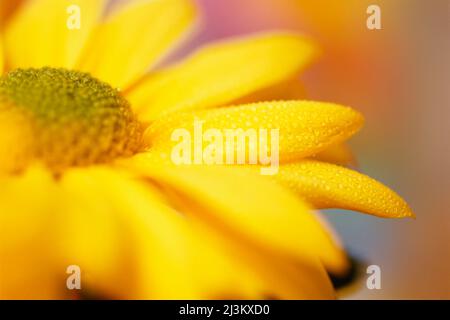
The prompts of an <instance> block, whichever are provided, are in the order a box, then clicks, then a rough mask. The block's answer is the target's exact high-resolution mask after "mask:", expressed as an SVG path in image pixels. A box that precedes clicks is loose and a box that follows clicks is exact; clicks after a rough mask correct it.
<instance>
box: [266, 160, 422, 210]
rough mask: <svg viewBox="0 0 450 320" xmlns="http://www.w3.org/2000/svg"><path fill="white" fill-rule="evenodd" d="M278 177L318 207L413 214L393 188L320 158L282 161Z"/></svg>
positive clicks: (276, 177)
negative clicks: (324, 161) (284, 163)
mask: <svg viewBox="0 0 450 320" xmlns="http://www.w3.org/2000/svg"><path fill="white" fill-rule="evenodd" d="M274 178H275V179H277V180H278V181H280V182H281V183H283V184H285V185H287V186H288V187H289V188H290V189H292V190H294V191H295V192H297V193H298V194H299V195H300V196H301V197H302V198H303V199H305V200H307V201H308V202H310V203H312V204H313V205H314V206H315V207H316V208H342V209H349V210H355V211H360V212H364V213H368V214H372V215H375V216H379V217H383V218H403V217H413V216H414V214H413V212H412V211H411V209H410V208H409V207H408V205H407V204H406V202H405V201H404V200H403V199H402V198H401V197H400V196H398V195H397V194H396V193H395V192H394V191H392V190H390V189H389V188H387V187H386V186H384V185H383V184H381V183H379V182H377V181H375V180H374V179H372V178H370V177H367V176H365V175H363V174H361V173H359V172H356V171H353V170H350V169H347V168H344V167H341V166H337V165H333V164H329V163H323V162H318V161H301V162H299V163H292V164H287V165H282V166H281V167H280V172H279V174H278V175H276V176H274Z"/></svg>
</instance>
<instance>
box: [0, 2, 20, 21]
mask: <svg viewBox="0 0 450 320" xmlns="http://www.w3.org/2000/svg"><path fill="white" fill-rule="evenodd" d="M24 1H25V0H14V1H11V0H0V27H3V26H4V25H5V24H6V23H7V22H8V20H9V17H10V16H11V15H12V14H13V12H14V11H15V10H16V9H17V8H18V7H19V6H20V5H22V3H23V2H24Z"/></svg>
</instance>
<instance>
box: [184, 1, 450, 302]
mask: <svg viewBox="0 0 450 320" xmlns="http://www.w3.org/2000/svg"><path fill="white" fill-rule="evenodd" d="M198 3H199V5H200V6H201V8H202V10H203V22H202V26H201V28H199V33H198V34H197V35H196V38H195V41H194V43H193V44H192V43H190V44H189V47H188V48H185V51H189V50H191V49H192V48H194V47H195V46H197V45H199V44H202V43H205V42H209V41H213V40H216V39H218V38H224V37H229V36H234V35H239V34H247V33H251V32H258V31H263V30H271V29H284V30H295V31H299V32H302V33H305V34H307V35H310V36H312V37H313V38H314V39H316V41H317V42H318V44H319V45H320V46H321V48H322V50H323V56H322V57H321V59H320V60H319V61H318V62H317V63H316V64H314V65H313V66H312V67H311V68H309V69H308V71H307V72H306V73H305V74H304V75H302V77H301V80H302V81H303V82H304V84H305V86H306V89H307V92H308V96H309V98H311V99H315V100H324V101H332V102H337V103H342V104H346V105H349V106H352V107H354V108H356V109H358V110H360V111H361V112H363V113H364V115H365V117H366V120H367V121H366V126H365V128H364V129H363V131H362V132H361V133H360V134H359V135H357V136H356V137H355V138H353V140H352V141H351V145H352V147H353V148H354V151H355V153H356V154H357V156H358V160H359V168H360V170H361V171H363V172H364V173H367V174H369V175H370V176H372V177H374V178H376V179H378V180H380V181H382V182H384V183H385V184H387V185H388V186H390V187H392V188H393V189H394V190H396V191H397V192H398V193H399V194H400V195H402V196H403V197H404V198H405V199H406V200H407V201H408V203H409V204H410V205H411V207H412V208H413V210H414V211H415V213H416V215H417V219H416V220H383V219H378V218H374V217H370V216H365V215H361V214H356V213H351V212H350V213H349V212H339V211H330V212H328V213H327V216H328V217H329V219H330V220H331V221H332V223H333V224H334V225H335V227H336V229H337V230H338V232H339V234H340V235H341V237H342V239H343V241H344V243H345V245H346V247H347V248H348V250H349V252H350V253H351V254H352V255H353V256H355V257H357V258H358V259H361V260H362V261H364V262H365V263H367V264H376V265H379V266H380V267H381V271H382V278H381V286H382V289H381V290H369V289H367V288H366V286H365V279H366V275H365V274H363V277H362V278H361V280H360V282H359V285H357V286H356V287H355V288H352V290H350V291H348V292H346V293H345V296H344V297H345V298H350V299H419V298H421V299H442V298H447V299H448V298H450V210H449V209H448V205H449V204H450V201H449V198H450V188H449V187H450V151H449V150H450V143H449V139H450V129H449V128H450V121H449V120H450V95H449V84H450V81H449V80H450V79H449V75H450V72H449V71H450V62H449V53H450V51H449V47H450V45H449V43H450V41H449V40H450V39H449V36H450V32H449V31H450V29H449V12H450V2H449V1H446V0H433V1H421V0H396V1H388V0H376V1H375V0H371V1H368V0H340V1H338V0H314V1H311V0H309V1H306V0H198ZM371 4H377V5H378V6H380V8H381V21H382V22H381V23H382V29H381V30H368V29H367V27H366V19H367V17H368V14H367V13H366V10H367V7H368V6H369V5H371ZM363 272H365V270H363Z"/></svg>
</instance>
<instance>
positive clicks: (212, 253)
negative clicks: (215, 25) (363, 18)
mask: <svg viewBox="0 0 450 320" xmlns="http://www.w3.org/2000/svg"><path fill="white" fill-rule="evenodd" d="M74 3H75V5H77V6H79V7H80V10H81V12H82V13H83V15H82V16H83V20H82V22H81V23H82V24H81V25H82V27H81V28H80V29H79V30H70V29H68V28H67V27H66V19H67V13H66V8H67V7H68V6H69V5H73V4H74ZM105 5H106V1H103V0H76V1H61V0H40V1H26V2H25V3H24V4H23V5H22V6H21V7H20V8H19V9H18V10H17V11H16V12H15V13H14V14H13V15H12V16H11V18H10V19H9V20H8V23H7V24H6V25H5V26H4V27H3V29H2V30H1V32H2V37H1V38H2V39H3V42H2V44H1V48H3V50H1V51H0V57H1V58H0V71H3V75H2V77H1V78H0V156H1V158H0V283H1V286H0V297H4V298H69V297H71V294H72V293H71V291H70V290H68V289H67V287H66V281H65V279H66V277H67V274H65V272H66V270H67V267H68V266H70V265H76V266H79V267H80V269H81V270H82V289H81V290H82V291H81V292H82V293H81V296H87V297H89V296H99V297H107V298H159V299H161V298H184V299H195V298H274V297H275V298H290V299H291V298H333V297H334V290H333V288H332V285H331V281H330V279H329V276H328V272H329V273H334V274H342V273H345V272H346V270H347V269H348V267H349V263H348V260H347V255H346V253H345V251H344V249H343V248H342V247H341V246H340V245H339V242H338V241H337V240H336V239H335V238H334V237H332V236H331V233H330V231H329V230H328V228H326V227H325V225H324V224H323V223H322V222H321V220H319V219H318V218H317V217H316V216H315V214H314V213H313V210H314V209H320V208H345V209H351V210H356V211H361V212H365V213H369V214H373V215H376V216H381V217H408V216H412V212H411V210H410V209H409V208H408V206H407V205H406V203H405V202H404V201H403V200H402V199H401V198H400V197H399V196H398V195H397V194H395V193H394V192H393V191H391V190H390V189H388V188H387V187H385V186H383V185H382V184H380V183H378V182H376V181H374V180H372V179H371V178H369V177H367V176H364V175H362V174H360V173H358V172H356V171H352V170H350V169H348V168H346V167H345V165H347V164H349V163H351V162H352V161H353V158H352V156H351V154H350V152H349V150H348V148H347V147H346V146H345V144H343V143H344V142H345V140H347V139H348V138H350V137H351V136H352V135H353V134H355V133H356V132H357V131H358V130H359V129H360V128H361V126H362V124H363V118H362V116H361V115H360V114H359V113H358V112H357V111H355V110H353V109H351V108H348V107H344V106H340V105H336V104H332V103H323V102H312V101H307V100H302V98H303V95H304V94H303V90H302V89H301V86H300V85H299V84H298V82H297V81H296V77H297V75H298V74H299V72H300V71H301V70H303V68H304V67H305V66H307V64H309V63H310V62H311V60H312V59H313V57H314V56H315V55H316V52H317V49H316V47H315V45H314V44H313V43H312V42H311V40H309V39H306V38H305V37H302V36H299V35H295V34H291V33H284V32H276V33H267V34H259V35H253V36H249V37H246V38H241V39H231V40H227V41H222V42H219V43H215V44H211V45H207V46H205V47H203V48H200V49H198V50H197V51H196V52H194V53H193V54H191V55H190V56H189V57H187V58H185V59H183V60H182V61H180V62H178V63H177V64H175V65H172V66H169V67H167V68H160V69H158V70H152V71H150V72H147V69H148V67H149V66H150V67H151V66H154V65H155V64H156V61H157V60H158V59H159V58H160V57H161V56H162V55H163V54H165V53H167V51H168V50H169V49H170V48H171V47H172V46H173V44H174V43H175V41H176V40H177V39H179V38H180V36H181V35H183V34H184V33H185V31H186V29H187V28H188V27H189V26H191V25H192V24H193V22H194V21H195V17H196V10H195V7H194V6H193V5H192V4H191V2H190V1H188V0H164V1H163V0H154V1H131V2H129V3H127V4H125V5H123V6H122V7H120V8H116V9H115V10H114V11H112V12H109V13H107V14H106V13H104V9H105ZM283 99H287V100H283ZM196 120H199V121H201V123H202V125H203V128H204V129H208V128H210V129H211V128H216V129H226V128H240V129H242V130H249V129H262V128H264V129H269V130H271V129H278V130H279V141H278V144H279V145H278V147H279V150H278V151H279V155H280V168H279V173H278V174H276V175H273V176H270V177H266V176H261V175H259V171H256V170H255V169H258V167H259V166H260V165H261V164H256V165H251V164H232V163H227V164H226V165H218V164H211V165H205V164H203V165H178V166H177V165H174V164H173V163H172V162H171V160H170V156H169V155H170V153H171V152H172V151H173V148H174V141H173V136H172V134H173V130H175V129H178V128H183V129H185V130H186V132H187V133H193V134H195V132H193V131H194V129H195V128H193V122H194V121H196ZM237 148H238V149H239V147H237ZM243 148H246V150H245V152H244V155H246V154H249V153H250V151H251V150H250V149H251V148H252V145H251V144H247V145H245V144H244V145H243ZM227 151H230V150H226V152H227ZM216 152H217V150H216ZM220 155H222V156H224V155H223V154H220ZM78 296H80V295H78Z"/></svg>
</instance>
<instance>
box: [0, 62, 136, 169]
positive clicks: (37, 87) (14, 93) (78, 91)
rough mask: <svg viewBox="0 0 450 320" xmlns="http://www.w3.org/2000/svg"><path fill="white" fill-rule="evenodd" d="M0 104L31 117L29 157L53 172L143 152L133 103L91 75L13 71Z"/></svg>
mask: <svg viewBox="0 0 450 320" xmlns="http://www.w3.org/2000/svg"><path fill="white" fill-rule="evenodd" d="M0 106H1V108H0V113H7V112H15V113H20V114H21V115H22V118H26V119H27V127H31V128H32V134H31V135H30V139H32V143H31V146H29V147H27V148H32V150H28V151H30V152H28V153H31V154H32V156H33V158H37V159H39V160H41V161H43V162H44V163H45V164H46V165H48V166H49V167H51V168H54V169H60V168H65V167H68V166H79V165H89V164H94V163H104V162H108V161H110V160H112V159H114V158H117V157H121V156H128V155H131V154H133V153H135V152H136V151H137V150H138V149H139V148H140V143H141V136H142V126H141V124H140V123H139V122H138V121H137V119H136V117H135V115H134V114H133V112H132V110H131V107H130V104H129V103H128V101H127V100H126V99H125V98H124V97H123V96H122V95H121V94H120V92H119V91H118V90H116V89H114V88H113V87H111V86H110V85H108V84H106V83H103V82H101V81H99V80H97V79H95V78H93V77H92V76H90V75H89V74H87V73H82V72H78V71H70V70H65V69H56V68H41V69H17V70H14V71H11V72H9V73H8V74H6V75H4V76H3V77H1V78H0ZM17 143H18V145H20V141H18V142H17Z"/></svg>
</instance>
